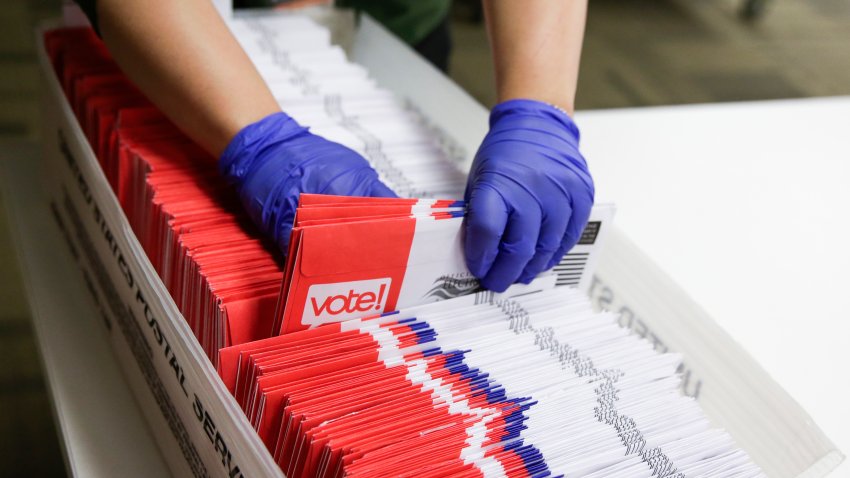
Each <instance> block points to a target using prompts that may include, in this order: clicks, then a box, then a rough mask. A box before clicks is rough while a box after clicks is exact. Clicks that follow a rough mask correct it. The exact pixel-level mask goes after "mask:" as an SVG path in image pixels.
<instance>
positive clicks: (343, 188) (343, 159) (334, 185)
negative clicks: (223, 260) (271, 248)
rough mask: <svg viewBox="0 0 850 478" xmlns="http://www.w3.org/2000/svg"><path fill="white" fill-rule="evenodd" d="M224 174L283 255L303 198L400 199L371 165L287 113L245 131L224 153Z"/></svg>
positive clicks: (268, 118)
mask: <svg viewBox="0 0 850 478" xmlns="http://www.w3.org/2000/svg"><path fill="white" fill-rule="evenodd" d="M219 169H220V170H221V172H222V174H223V175H224V176H225V177H226V178H227V179H228V180H229V181H230V182H231V183H232V184H233V185H234V186H235V187H236V191H237V193H238V194H239V197H240V199H241V200H242V204H243V205H244V206H245V208H246V210H247V211H248V214H249V215H250V216H251V219H253V221H254V223H255V224H257V225H258V226H259V227H260V229H261V230H262V231H263V232H264V233H266V234H267V235H268V237H270V238H272V239H273V240H274V241H275V242H276V243H277V245H278V247H279V248H280V249H281V251H283V253H284V254H286V252H287V247H288V245H289V236H290V233H291V232H292V223H293V220H294V219H295V209H296V207H297V206H298V196H299V195H300V194H301V193H315V194H335V195H340V196H376V197H396V194H395V193H393V191H392V190H390V188H388V187H387V186H386V185H385V184H384V183H382V182H381V181H380V180H379V179H378V173H377V172H376V171H375V170H374V169H372V167H371V166H370V165H369V163H368V162H367V161H366V159H364V158H363V157H362V156H360V155H359V154H357V153H356V152H355V151H352V150H351V149H349V148H347V147H345V146H343V145H341V144H339V143H334V142H332V141H328V140H326V139H325V138H322V137H321V136H318V135H315V134H312V133H310V131H309V130H308V129H307V128H304V127H302V126H301V125H299V124H298V123H297V122H296V121H295V120H294V119H292V118H291V117H289V116H288V115H286V114H285V113H274V114H272V115H269V116H267V117H265V118H263V119H262V120H260V121H258V122H256V123H253V124H250V125H248V126H246V127H245V128H243V129H242V130H241V131H240V132H239V133H238V134H237V135H236V136H235V137H234V138H233V139H232V140H231V141H230V143H229V144H228V145H227V148H226V149H225V150H224V152H223V153H222V155H221V158H220V159H219Z"/></svg>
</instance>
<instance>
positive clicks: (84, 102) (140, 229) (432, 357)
mask: <svg viewBox="0 0 850 478" xmlns="http://www.w3.org/2000/svg"><path fill="white" fill-rule="evenodd" d="M230 26H231V28H232V29H233V31H234V34H235V35H236V38H237V39H238V40H239V41H240V43H241V44H242V45H243V47H244V48H245V49H246V51H247V52H248V53H249V56H250V57H251V58H252V59H253V60H254V62H255V63H256V65H257V66H258V69H259V71H260V72H261V74H262V75H263V77H264V78H265V79H266V81H267V82H268V84H269V86H270V88H271V90H272V91H273V92H274V93H275V95H276V96H277V97H278V98H280V102H281V106H282V107H283V108H284V109H285V110H286V111H287V112H288V113H290V114H292V115H293V116H294V117H295V118H296V119H298V121H299V122H301V123H302V124H305V125H307V126H310V127H311V128H312V130H313V131H314V132H316V133H318V134H321V135H324V136H326V137H327V138H328V139H330V140H333V141H338V142H340V143H343V144H345V145H346V146H349V147H351V148H352V149H354V150H356V151H358V152H360V153H361V154H363V155H364V157H366V158H367V159H368V160H369V161H370V162H371V163H372V164H373V166H374V167H375V168H376V169H377V170H378V172H379V174H380V175H381V177H382V179H383V180H384V181H385V182H386V183H387V184H388V185H389V186H390V187H392V188H393V189H394V190H395V191H396V192H397V193H399V195H400V196H402V197H403V198H402V199H389V198H351V197H337V196H325V195H317V194H303V195H302V196H301V198H300V203H299V207H298V210H297V213H296V217H295V224H294V229H293V232H292V239H291V241H290V245H289V250H288V251H285V252H282V251H276V250H274V248H273V246H272V245H270V243H269V242H267V241H266V240H265V239H264V238H263V237H260V236H259V234H258V233H257V231H256V230H255V229H254V228H253V226H252V225H251V224H250V222H249V220H248V219H247V217H246V215H245V214H244V213H243V212H242V210H241V206H240V205H239V204H238V200H237V199H236V198H235V195H234V193H233V191H232V190H231V189H230V188H229V187H228V186H227V184H225V183H224V181H223V179H222V178H221V177H220V175H219V173H218V171H217V168H216V161H215V158H213V157H211V156H210V155H209V154H208V153H206V152H205V151H203V150H202V149H200V148H199V147H198V146H197V145H195V144H194V143H192V142H191V141H190V140H189V139H187V138H186V137H185V136H184V135H183V134H182V133H181V132H180V131H179V130H178V129H177V128H176V127H175V126H174V125H173V124H172V123H171V122H170V121H168V119H167V118H166V117H164V116H163V115H162V114H161V113H160V112H159V111H158V110H157V109H156V108H155V107H154V106H153V105H152V104H150V103H149V102H148V100H147V99H146V98H145V97H144V95H142V94H141V93H140V92H139V91H138V90H137V89H136V88H135V87H134V86H133V85H132V83H131V82H130V81H129V80H128V79H127V78H126V77H125V76H124V75H123V74H122V73H121V71H120V69H119V68H118V67H117V66H116V64H115V62H114V61H113V60H112V58H111V56H110V54H109V52H108V51H107V50H106V48H105V47H104V45H103V44H102V43H101V42H100V40H99V39H98V37H97V36H96V35H95V34H94V33H93V32H92V31H91V30H90V29H87V28H66V29H55V30H51V31H48V32H47V33H46V35H45V46H46V48H47V51H48V54H49V57H50V59H51V62H52V64H53V67H54V69H55V71H56V74H57V76H58V78H59V80H60V83H61V85H62V88H63V89H64V92H65V95H66V97H67V99H68V102H69V104H70V106H71V108H72V110H73V111H74V113H75V115H76V116H77V119H78V120H79V123H80V125H81V127H82V129H83V132H84V134H85V135H86V137H87V138H88V140H89V143H90V146H91V148H92V151H93V152H94V154H95V155H96V157H97V159H98V162H99V163H100V165H101V168H102V169H103V173H104V175H105V177H106V178H107V180H108V181H109V184H110V185H111V186H112V189H113V192H114V193H115V196H116V198H117V200H118V201H119V202H120V204H121V206H122V209H123V210H124V213H125V215H126V217H127V220H128V221H129V223H130V225H131V227H132V229H133V231H134V233H135V235H136V237H137V238H138V240H139V242H140V244H141V245H142V247H143V249H144V251H145V253H146V254H147V256H148V259H149V260H150V262H151V264H152V265H153V266H154V268H155V269H156V271H157V273H158V274H159V276H160V278H161V280H162V282H163V284H164V285H165V287H166V288H167V290H168V291H169V292H170V294H171V297H172V299H173V300H174V302H175V304H176V305H177V306H178V308H179V310H180V311H181V312H182V315H183V317H184V318H185V320H186V322H187V324H188V325H189V326H190V328H191V329H192V331H193V332H194V335H195V338H196V339H197V341H198V342H199V344H200V345H201V347H202V348H203V350H204V351H205V352H206V354H207V356H208V357H209V359H210V361H211V362H212V364H213V365H214V366H215V367H216V369H217V370H218V372H219V375H220V378H221V380H222V381H223V383H224V385H225V386H226V387H227V389H228V390H229V391H230V392H231V393H232V394H233V397H234V398H235V400H236V402H237V403H238V404H239V405H240V406H241V407H242V409H243V410H244V412H245V415H246V417H247V418H248V420H249V422H250V423H251V424H252V425H253V426H254V428H255V429H256V431H257V433H258V435H259V437H260V438H261V440H262V442H263V443H264V444H265V445H266V447H267V449H268V452H269V453H270V454H271V455H272V456H273V458H274V460H275V462H277V463H278V465H279V466H280V467H281V470H282V471H283V472H284V473H285V474H286V476H290V477H309V476H323V477H342V476H359V477H383V476H417V477H438V476H440V477H442V476H462V477H473V476H475V477H477V476H486V477H497V476H510V477H515V476H516V477H520V476H523V477H525V476H534V477H545V476H586V477H609V476H624V477H626V476H629V477H630V476H635V477H639V476H641V477H642V476H647V477H648V476H657V477H684V476H706V477H733V478H737V477H740V478H744V477H755V476H762V474H761V471H760V470H759V468H758V467H757V466H755V465H754V464H753V463H752V462H751V460H750V459H749V457H748V456H747V454H746V453H745V452H743V451H742V450H740V449H739V448H737V447H736V446H735V443H734V442H733V440H732V439H731V438H730V436H729V435H728V434H726V433H725V432H723V431H721V430H718V429H716V428H714V427H712V425H711V423H709V421H708V419H707V418H706V417H705V415H704V414H703V413H702V411H701V410H700V407H699V405H698V404H697V403H696V402H695V401H694V400H693V399H691V398H687V397H684V396H682V395H681V393H680V392H679V377H678V376H677V374H676V369H677V367H678V365H679V363H680V361H681V358H680V357H679V356H677V355H674V354H660V353H657V352H656V351H655V350H653V347H652V346H651V345H650V344H648V343H647V342H646V341H644V340H642V339H640V338H638V337H635V336H634V335H630V334H629V333H628V331H626V330H624V329H622V328H620V327H619V326H618V325H617V320H616V317H614V316H613V315H612V314H609V313H599V312H595V311H593V310H592V308H591V306H590V303H589V300H588V299H587V297H586V296H585V295H584V294H583V293H582V292H579V291H578V290H577V289H575V288H572V287H560V286H556V283H557V282H559V280H561V279H562V278H561V277H559V276H558V275H556V274H554V273H547V274H543V275H541V276H540V277H538V278H537V279H535V280H534V281H533V282H532V283H531V284H528V285H521V284H520V285H515V286H513V287H512V288H510V289H509V290H508V291H507V292H505V293H503V294H494V293H491V292H488V291H484V290H481V288H480V286H479V284H478V282H477V281H476V280H475V278H474V277H472V276H471V274H470V273H469V271H468V270H467V269H466V267H465V263H464V259H463V248H462V247H461V245H462V235H463V218H464V214H465V204H464V202H463V201H462V200H460V197H461V194H462V191H463V186H464V174H463V173H462V172H461V171H459V170H458V168H457V164H456V162H455V160H454V159H453V157H452V154H453V153H452V146H451V144H449V143H450V142H449V141H448V140H446V139H445V137H444V135H443V134H442V133H440V132H438V131H436V130H435V129H433V128H432V127H430V126H429V124H428V122H427V120H426V119H425V118H423V117H422V115H421V114H419V113H418V112H417V111H416V110H415V109H413V108H412V107H410V106H409V105H407V104H405V103H404V102H403V101H402V100H400V99H398V98H396V97H394V96H393V95H392V94H390V93H389V92H387V91H385V90H382V89H381V88H379V87H378V86H377V85H376V84H375V82H374V81H373V80H372V79H371V78H370V77H369V74H368V72H367V71H365V70H364V69H363V68H362V67H359V66H357V65H355V64H353V63H350V62H349V61H347V59H346V57H345V54H344V53H343V51H342V50H341V49H339V48H338V47H336V46H334V45H332V44H331V42H330V34H329V33H328V30H326V29H325V28H323V27H321V26H319V25H317V24H315V23H313V22H312V21H310V20H307V19H305V18H302V17H297V16H293V17H290V16H274V17H263V18H252V19H244V20H233V21H231V22H230ZM591 221H592V223H595V225H594V226H593V227H592V228H589V229H590V232H588V231H586V234H588V235H589V236H592V237H589V239H588V241H586V242H584V243H582V244H580V245H579V246H578V247H577V250H576V251H574V252H573V253H572V254H573V255H572V256H568V258H567V259H566V260H567V261H572V262H568V264H570V265H571V267H569V274H570V275H571V277H574V278H575V282H574V283H575V284H578V283H579V282H580V280H581V279H582V278H586V275H587V274H588V272H587V267H586V265H587V264H588V260H587V259H586V258H587V257H590V256H592V255H593V254H596V251H597V249H598V247H597V246H598V242H596V241H594V240H592V239H595V238H596V237H597V235H598V233H599V231H600V230H604V228H605V227H606V226H605V225H606V221H610V211H607V210H606V209H605V208H597V210H595V211H594V216H593V217H592V219H591ZM583 258H584V259H583Z"/></svg>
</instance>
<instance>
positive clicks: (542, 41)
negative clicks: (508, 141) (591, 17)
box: [484, 0, 587, 114]
mask: <svg viewBox="0 0 850 478" xmlns="http://www.w3.org/2000/svg"><path fill="white" fill-rule="evenodd" d="M484 9H485V15H486V18H487V30H488V33H489V36H490V45H491V48H492V50H493V59H494V64H495V67H496V87H497V90H498V96H499V101H506V100H510V99H516V98H527V99H532V100H538V101H543V102H546V103H549V104H553V105H555V106H558V107H560V108H562V109H564V110H566V111H567V112H568V113H570V114H572V113H573V110H574V108H575V94H576V85H577V82H578V69H579V60H580V58H581V44H582V38H583V37H584V23H585V17H586V16H587V0H522V1H517V0H485V1H484Z"/></svg>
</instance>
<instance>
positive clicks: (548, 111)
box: [464, 100, 594, 292]
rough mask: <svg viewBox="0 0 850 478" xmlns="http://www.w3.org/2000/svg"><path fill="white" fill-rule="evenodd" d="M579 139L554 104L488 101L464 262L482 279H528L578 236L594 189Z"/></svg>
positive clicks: (505, 282) (496, 285) (471, 188)
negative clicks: (487, 121)
mask: <svg viewBox="0 0 850 478" xmlns="http://www.w3.org/2000/svg"><path fill="white" fill-rule="evenodd" d="M578 141H579V132H578V128H577V127H576V125H575V123H573V121H572V119H571V118H570V117H569V115H567V114H566V113H564V112H563V111H561V110H559V109H557V108H555V107H553V106H551V105H548V104H545V103H541V102H538V101H532V100H510V101H506V102H504V103H501V104H499V105H497V106H496V107H495V108H493V111H492V112H491V113H490V132H489V133H488V134H487V136H486V137H485V138H484V141H483V142H482V143H481V147H480V148H479V149H478V153H477V154H476V155H475V161H474V162H473V163H472V169H471V171H470V173H469V182H468V184H467V187H466V200H467V201H468V203H467V204H468V208H469V211H468V214H467V218H466V238H465V244H464V245H465V251H466V263H467V266H468V267H469V270H470V271H471V272H472V274H473V275H475V276H476V277H478V278H479V279H480V280H481V285H483V286H484V287H486V288H488V289H490V290H494V291H497V292H502V291H504V290H505V289H506V288H507V287H508V286H509V285H511V284H512V283H514V282H517V281H520V282H524V283H528V282H530V281H531V280H532V279H534V277H535V276H536V275H537V274H539V273H540V272H542V271H544V270H547V269H551V268H552V267H554V266H555V265H556V264H557V263H558V262H560V261H561V258H562V257H563V256H564V254H566V253H567V251H569V250H570V249H571V248H572V247H573V246H574V245H575V244H576V242H578V239H579V237H581V233H582V231H583V230H584V226H585V224H587V220H588V217H589V216H590V209H591V207H592V206H593V195H594V188H593V179H591V177H590V173H589V172H588V170H587V163H585V161H584V158H582V156H581V153H579V151H578Z"/></svg>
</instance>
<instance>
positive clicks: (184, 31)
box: [97, 0, 280, 157]
mask: <svg viewBox="0 0 850 478" xmlns="http://www.w3.org/2000/svg"><path fill="white" fill-rule="evenodd" d="M97 15H98V24H99V25H98V26H99V28H100V33H101V36H102V37H103V40H104V42H105V43H106V46H107V48H108V49H109V51H110V52H111V53H112V56H113V57H114V58H115V61H116V62H117V63H118V65H119V66H120V67H121V69H122V70H123V71H124V72H125V73H126V74H127V76H128V77H129V78H130V79H131V80H132V81H133V82H134V83H135V84H136V85H137V86H138V87H139V89H141V90H142V92H144V94H145V95H147V97H148V98H149V99H150V100H151V101H152V102H153V103H154V104H155V105H156V106H157V107H159V108H160V109H161V110H162V111H163V113H165V115H166V116H168V117H169V118H170V119H171V120H172V121H173V122H174V123H175V124H176V125H177V126H178V127H179V128H180V129H182V130H183V131H184V132H185V133H186V134H187V135H189V136H190V137H191V138H192V139H193V140H195V141H196V142H197V143H198V144H200V145H201V146H203V147H204V148H205V149H207V150H208V151H209V152H210V153H212V154H213V155H215V156H216V157H218V156H219V155H220V154H221V153H222V151H224V148H225V147H226V146H227V145H228V143H229V142H230V140H231V139H232V138H233V137H234V136H235V135H236V133H238V132H239V131H241V130H242V128H244V127H245V126H247V125H249V124H251V123H254V122H256V121H258V120H260V119H262V118H264V117H266V116H268V115H270V114H272V113H275V112H278V111H280V107H279V106H278V104H277V101H275V98H274V96H272V94H271V92H270V91H269V89H268V87H267V86H266V84H265V83H264V82H263V80H262V78H261V77H260V75H259V73H258V72H257V70H256V68H254V65H253V64H252V63H251V61H250V59H248V56H247V55H246V54H245V52H244V51H243V50H242V47H241V46H240V45H239V44H238V43H237V42H236V39H235V38H233V35H232V34H231V33H230V30H229V29H228V28H227V26H226V25H225V24H224V21H223V20H222V18H221V16H220V15H219V14H218V12H217V11H216V9H215V6H214V5H213V3H212V2H211V1H209V0H179V1H174V0H99V1H98V2H97Z"/></svg>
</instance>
